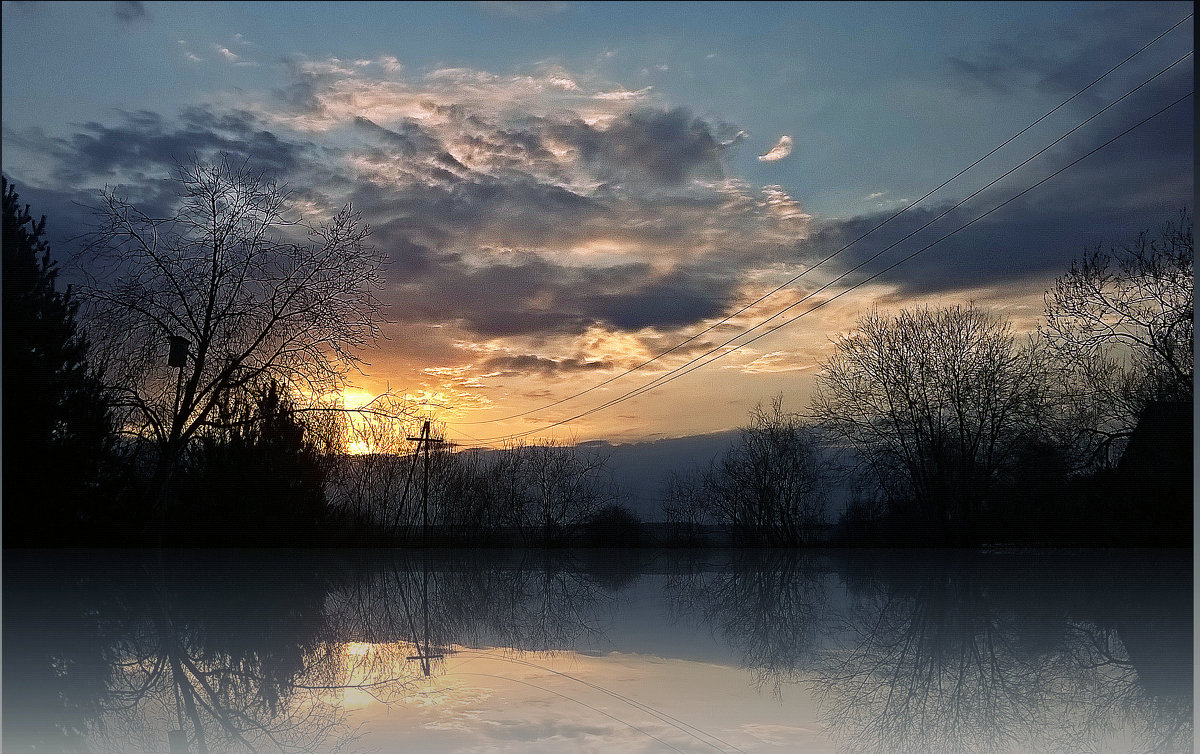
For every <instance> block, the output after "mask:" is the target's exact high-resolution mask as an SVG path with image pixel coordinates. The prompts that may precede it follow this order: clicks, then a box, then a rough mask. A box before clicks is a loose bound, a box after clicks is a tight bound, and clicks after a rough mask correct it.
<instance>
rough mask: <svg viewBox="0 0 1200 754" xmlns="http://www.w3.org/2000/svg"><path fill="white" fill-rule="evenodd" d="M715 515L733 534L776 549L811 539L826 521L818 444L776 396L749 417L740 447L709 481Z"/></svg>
mask: <svg viewBox="0 0 1200 754" xmlns="http://www.w3.org/2000/svg"><path fill="white" fill-rule="evenodd" d="M705 488H706V490H707V493H708V495H707V497H708V504H709V506H710V509H711V511H712V515H713V516H714V517H715V518H716V519H717V520H718V521H721V522H723V523H725V524H728V525H729V526H731V527H732V528H733V530H734V532H735V533H738V534H740V535H742V536H748V537H750V538H752V539H754V540H758V541H763V542H768V543H771V544H778V545H794V544H799V543H800V542H802V541H805V540H806V539H811V538H812V535H813V533H814V529H815V528H816V527H818V526H819V525H821V524H822V523H824V520H825V485H824V478H823V475H822V473H821V463H820V458H819V452H818V449H817V442H816V439H815V438H814V437H813V435H812V433H811V432H809V431H808V429H807V428H806V427H805V426H804V424H803V423H802V421H801V418H800V416H799V415H798V414H795V413H790V412H786V411H784V410H783V398H782V397H781V396H777V397H776V398H774V399H773V400H772V402H771V408H770V409H769V410H768V409H766V408H764V407H763V406H762V405H759V406H756V407H755V408H754V410H753V411H751V412H750V424H749V425H748V426H745V427H742V428H741V430H740V435H739V437H738V440H737V442H735V443H734V445H733V447H732V448H730V449H729V451H728V452H727V453H726V454H725V455H724V456H723V457H722V458H721V459H720V460H718V461H717V462H716V463H715V464H714V465H713V466H712V468H710V469H709V471H708V473H707V475H706V476H705Z"/></svg>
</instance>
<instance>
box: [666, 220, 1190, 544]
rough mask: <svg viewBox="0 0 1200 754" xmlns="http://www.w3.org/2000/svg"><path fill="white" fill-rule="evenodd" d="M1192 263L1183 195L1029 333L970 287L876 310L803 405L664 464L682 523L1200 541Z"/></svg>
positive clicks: (1089, 266)
mask: <svg viewBox="0 0 1200 754" xmlns="http://www.w3.org/2000/svg"><path fill="white" fill-rule="evenodd" d="M1192 276H1193V241H1192V219H1191V217H1190V215H1189V214H1187V213H1186V212H1184V213H1182V214H1181V215H1180V216H1179V218H1178V219H1177V220H1176V221H1173V222H1170V223H1168V224H1167V225H1166V226H1165V227H1164V228H1163V229H1162V231H1161V232H1160V233H1159V234H1158V235H1156V236H1152V235H1150V234H1145V233H1144V234H1142V235H1141V236H1139V238H1138V239H1137V241H1136V242H1135V243H1134V244H1133V245H1131V246H1127V247H1122V248H1120V249H1113V250H1110V251H1107V252H1104V251H1101V250H1095V251H1092V252H1089V253H1088V254H1086V255H1085V256H1084V257H1083V258H1082V259H1081V260H1080V261H1077V262H1076V263H1075V264H1073V265H1072V267H1071V269H1070V270H1069V271H1068V272H1067V274H1066V275H1064V276H1063V277H1061V278H1059V279H1058V280H1057V281H1056V282H1055V285H1054V287H1053V289H1051V290H1050V291H1048V292H1047V293H1046V297H1045V305H1046V311H1045V317H1046V318H1045V322H1044V323H1043V325H1042V326H1041V327H1040V328H1039V330H1038V332H1037V333H1036V334H1034V335H1032V336H1029V337H1027V338H1019V337H1017V336H1016V335H1015V334H1014V333H1013V329H1012V325H1011V324H1010V323H1009V322H1008V321H1007V320H1006V319H1005V318H1004V317H1003V316H1002V315H1000V314H998V313H995V312H991V311H988V310H985V309H981V308H979V307H976V306H974V305H970V306H955V307H946V308H931V307H926V308H920V309H906V310H902V311H900V312H898V313H897V314H894V315H889V314H886V313H882V312H878V311H872V312H869V313H867V314H865V315H863V316H862V317H860V318H859V319H858V322H857V323H856V326H855V329H854V331H853V332H852V333H850V334H847V335H843V336H841V337H839V338H838V339H837V340H836V341H835V344H834V353H833V355H832V356H831V357H830V358H829V359H828V360H827V361H826V362H825V364H824V365H823V367H824V368H823V370H822V372H821V374H820V375H819V377H818V378H817V383H816V389H815V391H814V394H813V397H812V401H811V404H810V405H809V408H808V411H807V412H806V414H804V415H800V414H786V413H784V412H783V411H782V409H781V406H780V402H779V401H778V400H776V402H775V403H774V407H773V411H772V412H770V413H768V412H765V411H763V409H761V408H759V409H757V410H756V411H755V412H754V414H753V415H752V421H751V423H750V425H749V426H747V427H745V428H743V430H742V435H741V437H740V439H739V441H738V442H737V443H735V445H734V447H733V448H732V449H731V450H730V451H729V452H728V453H727V454H726V455H725V456H723V457H722V458H719V459H716V460H714V461H713V463H712V464H711V465H710V466H709V468H707V469H703V470H698V471H693V472H691V473H689V474H678V473H677V474H675V475H673V476H672V477H671V478H669V480H668V482H667V484H666V487H665V489H664V498H665V500H664V506H663V508H664V512H665V514H666V516H667V518H668V520H670V521H672V522H673V523H674V524H675V527H676V531H677V536H678V537H679V539H680V540H681V541H684V542H689V541H690V542H697V541H700V540H702V539H703V538H704V536H705V532H706V531H707V529H706V526H707V525H709V524H713V523H717V524H722V525H725V526H729V527H733V528H734V530H735V531H737V532H739V533H740V534H741V535H742V538H743V540H745V541H756V542H760V543H763V544H776V543H795V542H799V541H804V540H806V539H809V538H810V534H809V533H812V532H817V533H819V534H820V535H821V536H818V537H817V539H821V540H825V541H833V542H837V543H842V544H892V545H896V544H917V545H973V544H980V543H1022V544H1176V545H1186V544H1190V542H1191V531H1192V527H1191V521H1192V503H1191V500H1192V474H1193V468H1192V467H1193V462H1192V446H1193V442H1192V420H1191V417H1192V406H1193V392H1192V390H1193V377H1194V376H1193V360H1192V348H1193V342H1194V341H1193V332H1192V329H1193V325H1192V319H1193V293H1192V292H1193V279H1192ZM825 461H830V463H825ZM834 484H836V485H838V486H840V487H841V488H843V489H844V490H848V491H849V493H850V499H849V500H848V502H847V503H846V504H845V506H844V508H843V512H842V513H841V515H840V517H839V519H838V520H837V521H836V525H835V528H834V530H833V531H832V532H830V533H829V536H828V537H826V536H824V535H825V532H824V529H823V527H822V523H823V522H824V517H823V513H824V510H825V506H824V505H823V504H822V502H823V499H824V498H823V495H822V490H824V489H828V488H829V487H830V486H831V485H834Z"/></svg>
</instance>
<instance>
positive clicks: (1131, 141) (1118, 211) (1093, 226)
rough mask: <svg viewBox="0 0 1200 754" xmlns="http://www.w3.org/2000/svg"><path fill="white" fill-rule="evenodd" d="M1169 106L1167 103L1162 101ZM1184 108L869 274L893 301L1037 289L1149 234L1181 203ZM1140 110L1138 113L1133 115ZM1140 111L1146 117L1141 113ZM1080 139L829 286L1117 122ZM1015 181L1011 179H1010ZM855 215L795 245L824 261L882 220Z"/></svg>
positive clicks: (920, 240) (1005, 190)
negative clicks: (1100, 251)
mask: <svg viewBox="0 0 1200 754" xmlns="http://www.w3.org/2000/svg"><path fill="white" fill-rule="evenodd" d="M1168 101H1169V100H1168ZM1187 105H1188V103H1187V102H1185V103H1184V104H1181V105H1179V106H1177V107H1176V108H1175V109H1173V110H1172V111H1169V112H1168V113H1166V114H1164V116H1160V118H1159V119H1157V120H1155V121H1152V122H1150V123H1148V124H1146V125H1145V126H1143V127H1142V128H1139V129H1137V130H1135V131H1132V132H1130V133H1129V134H1128V135H1127V136H1125V137H1124V138H1122V139H1121V140H1119V141H1117V142H1114V143H1113V144H1112V145H1110V146H1109V147H1107V148H1105V149H1104V150H1102V151H1100V152H1097V153H1096V154H1094V155H1092V156H1091V157H1089V158H1087V159H1086V160H1084V161H1083V162H1080V163H1078V164H1077V165H1075V166H1074V167H1072V168H1069V169H1068V170H1066V171H1065V172H1063V173H1062V174H1061V175H1059V176H1058V177H1057V178H1055V179H1052V180H1051V181H1049V182H1047V183H1044V184H1042V185H1041V186H1039V187H1038V188H1036V189H1034V190H1033V191H1031V192H1030V193H1028V194H1026V195H1025V196H1023V197H1021V198H1019V199H1017V200H1016V201H1014V202H1012V203H1011V204H1009V205H1007V206H1005V207H1003V208H1002V209H1000V210H998V211H996V212H995V213H993V214H992V215H990V216H988V217H986V218H984V219H983V220H980V221H979V222H976V223H975V224H973V225H971V226H970V227H968V228H966V229H965V230H963V231H961V232H960V233H957V234H956V235H954V236H952V237H950V238H948V239H947V240H945V241H942V242H940V243H938V244H937V245H936V246H933V247H932V248H930V249H929V250H928V251H925V252H922V253H921V254H920V255H919V256H917V257H915V258H914V259H913V260H912V261H910V262H906V263H904V264H903V265H901V266H900V267H898V268H896V269H895V270H893V271H891V272H888V273H886V274H885V275H883V276H882V277H880V278H878V279H877V280H878V281H879V282H887V283H893V284H897V285H898V286H899V288H900V292H901V294H902V295H912V296H918V295H931V294H936V293H939V292H951V291H956V290H962V289H965V288H973V287H996V286H999V287H1004V286H1012V287H1013V290H1014V292H1015V291H1016V290H1018V289H1019V288H1020V287H1021V286H1022V285H1027V284H1030V283H1035V282H1036V283H1042V282H1044V281H1048V280H1052V279H1053V278H1054V277H1057V276H1058V275H1061V274H1063V273H1064V272H1066V270H1067V268H1068V267H1069V265H1070V263H1071V261H1072V260H1074V259H1076V258H1078V257H1079V256H1080V255H1082V253H1083V252H1084V250H1085V249H1087V248H1089V247H1094V246H1096V245H1098V244H1099V245H1106V246H1108V245H1119V244H1122V243H1126V242H1129V241H1132V240H1133V239H1134V238H1135V237H1136V236H1137V234H1138V233H1139V232H1140V231H1143V230H1147V229H1150V230H1153V229H1155V228H1157V227H1159V226H1161V225H1162V224H1163V223H1164V222H1166V221H1167V220H1170V219H1172V218H1173V217H1174V216H1175V215H1176V213H1177V212H1178V210H1179V209H1180V208H1182V207H1185V206H1191V204H1192V202H1193V194H1194V176H1193V174H1192V173H1191V172H1190V171H1181V170H1180V166H1179V165H1178V164H1177V159H1178V155H1180V154H1189V153H1190V151H1191V145H1190V142H1191V138H1192V137H1191V134H1192V133H1193V114H1192V111H1191V108H1190V107H1189V106H1187ZM1139 114H1140V113H1139ZM1147 114H1148V113H1147ZM1129 121H1132V122H1136V119H1134V118H1131V117H1129V116H1126V117H1125V118H1124V119H1123V120H1122V121H1121V122H1120V123H1119V124H1115V125H1109V126H1108V127H1107V128H1106V129H1104V130H1101V131H1098V132H1096V133H1091V134H1089V136H1090V138H1089V139H1086V140H1081V141H1080V142H1078V143H1077V144H1075V145H1073V146H1072V147H1071V148H1070V149H1066V150H1063V151H1062V152H1059V153H1056V154H1054V155H1053V156H1050V155H1048V157H1049V159H1048V160H1047V161H1046V162H1045V163H1044V164H1043V163H1041V162H1039V163H1036V164H1037V165H1038V166H1039V168H1038V170H1037V171H1036V172H1035V173H1033V174H1032V177H1031V176H1030V174H1028V173H1019V174H1017V175H1015V176H1014V177H1013V178H1012V179H1009V180H1006V181H1005V182H1003V183H1001V184H999V185H998V186H997V187H996V188H995V189H992V190H990V191H988V192H985V193H983V194H981V195H980V196H979V197H977V198H975V199H974V200H972V201H971V202H970V203H968V204H967V205H965V206H964V207H962V208H960V209H959V210H955V211H954V212H952V213H950V214H949V215H947V216H946V217H944V218H942V219H941V220H938V221H937V222H936V223H934V224H933V225H932V226H930V227H929V228H926V229H925V230H923V231H921V232H919V233H918V234H917V235H915V236H913V237H912V238H910V239H908V240H906V241H903V242H902V243H901V244H900V245H899V246H897V247H896V248H894V249H892V250H891V251H888V252H886V253H885V254H884V255H883V256H881V257H880V258H879V259H878V260H876V261H874V262H871V263H869V264H867V265H866V266H865V267H864V268H863V269H862V270H860V271H858V272H855V273H852V274H851V276H850V277H848V278H846V280H845V281H844V282H843V283H840V284H839V286H838V287H837V288H834V289H832V290H831V292H832V291H836V290H840V289H841V286H844V285H849V284H853V283H855V282H857V281H859V280H862V279H863V278H864V277H866V276H867V275H869V274H871V273H873V272H875V271H877V270H880V269H882V268H884V267H886V266H887V265H889V264H891V263H892V262H894V261H897V260H898V259H900V258H901V257H903V256H906V255H908V254H910V253H912V252H915V251H917V250H919V249H921V248H922V247H924V246H926V245H927V244H929V243H930V242H933V241H935V240H937V239H939V238H941V237H942V236H943V235H945V234H947V233H949V232H950V231H953V230H954V229H956V228H958V227H960V226H962V225H964V224H965V223H967V222H968V221H970V220H971V219H973V218H975V217H977V216H978V215H980V214H982V213H983V212H985V211H986V210H988V209H990V208H991V207H994V206H996V205H997V204H999V203H1000V202H1002V201H1004V200H1006V199H1008V198H1009V197H1011V196H1013V195H1014V194H1016V193H1017V192H1018V191H1020V190H1022V189H1023V188H1025V187H1027V186H1029V185H1031V184H1032V183H1033V182H1034V181H1035V180H1036V176H1044V175H1048V174H1049V173H1051V172H1053V171H1054V170H1056V169H1057V168H1059V167H1063V166H1065V165H1067V164H1068V163H1069V162H1071V161H1073V160H1074V159H1075V158H1077V157H1079V156H1080V155H1082V154H1083V153H1085V152H1086V151H1088V150H1089V149H1090V148H1092V147H1095V146H1098V145H1099V144H1100V143H1102V142H1103V141H1104V140H1106V138H1107V137H1108V136H1113V135H1116V133H1119V130H1118V128H1119V127H1120V126H1122V125H1125V126H1127V125H1132V123H1130V122H1129ZM1017 178H1020V180H1017ZM946 208H947V205H944V204H943V205H941V206H938V205H936V204H934V205H930V206H929V207H918V208H914V209H913V210H910V211H909V212H907V213H905V214H904V215H903V216H901V217H900V218H898V219H897V220H896V221H894V222H893V223H891V224H889V225H888V226H886V228H884V229H883V230H881V231H878V232H877V233H875V234H873V235H871V236H870V237H869V238H868V239H866V240H864V241H860V242H859V243H857V244H855V245H854V246H853V247H851V249H849V250H848V251H846V252H844V253H843V254H842V255H840V256H838V257H837V258H836V259H835V260H834V262H833V264H835V265H836V268H833V269H836V270H838V271H841V270H846V269H848V268H850V267H853V266H854V265H855V264H857V263H858V262H861V261H864V260H865V259H867V258H868V257H869V256H871V255H873V254H874V253H875V252H878V251H880V250H882V249H883V248H885V247H886V246H888V245H890V244H891V243H892V242H893V241H896V240H898V239H900V238H902V237H903V236H905V235H908V233H909V232H910V231H913V230H916V229H917V228H919V227H920V226H922V225H924V224H925V223H926V222H927V221H929V220H932V219H933V218H935V217H936V216H937V215H940V214H941V213H942V212H943V211H944V210H945V209H946ZM885 217H886V215H884V214H882V213H881V214H879V215H877V216H862V217H857V218H853V219H850V220H846V221H841V222H838V223H834V224H827V225H825V226H823V227H822V228H821V229H820V230H819V231H818V232H817V233H815V234H814V235H813V236H812V237H811V238H810V239H809V241H808V242H807V243H806V244H805V247H806V251H807V252H809V253H813V254H818V255H822V256H823V255H825V254H828V253H830V252H832V251H835V250H837V249H838V248H840V247H841V246H843V245H845V244H846V243H849V242H850V241H852V240H853V239H855V238H858V237H859V236H861V235H863V234H864V233H866V232H867V231H868V230H869V229H871V228H872V227H874V226H875V225H877V224H878V223H879V222H880V221H882V220H883V219H885Z"/></svg>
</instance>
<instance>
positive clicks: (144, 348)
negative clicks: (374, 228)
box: [86, 156, 383, 490]
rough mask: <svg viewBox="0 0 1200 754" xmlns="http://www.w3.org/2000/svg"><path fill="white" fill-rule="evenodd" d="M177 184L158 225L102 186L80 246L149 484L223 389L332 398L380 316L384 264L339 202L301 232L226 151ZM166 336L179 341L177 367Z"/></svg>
mask: <svg viewBox="0 0 1200 754" xmlns="http://www.w3.org/2000/svg"><path fill="white" fill-rule="evenodd" d="M174 178H175V182H176V185H177V188H178V192H179V197H178V201H177V203H176V204H175V206H174V208H173V211H172V212H171V213H170V214H169V215H168V216H167V217H151V216H150V215H148V214H146V213H145V212H143V211H141V210H139V209H138V208H137V207H135V206H133V205H132V204H130V203H129V202H128V201H126V200H124V199H122V198H120V197H119V196H117V194H116V193H115V192H114V191H112V190H109V189H105V190H104V192H103V194H102V196H103V200H104V201H103V204H102V205H101V206H100V207H98V208H97V209H96V215H97V217H98V218H99V227H98V228H97V229H96V230H95V231H94V232H93V233H92V234H91V237H90V243H89V245H88V247H87V250H86V254H87V255H88V256H90V264H89V268H90V272H91V273H92V275H93V277H92V279H91V280H90V281H89V285H88V286H87V289H86V294H87V296H88V298H89V300H90V302H91V304H92V307H91V313H92V315H93V316H92V321H91V323H90V324H91V326H92V327H93V331H94V332H95V335H96V340H97V341H98V342H99V343H102V344H104V346H105V347H106V348H107V350H108V352H107V353H106V354H105V356H106V357H107V358H106V367H107V371H106V376H107V378H108V379H109V381H110V383H111V387H112V389H113V390H114V391H115V392H116V393H117V395H118V396H119V398H120V406H121V407H122V408H124V409H126V410H127V413H126V416H125V417H124V421H125V428H126V430H127V431H129V432H131V433H133V434H134V435H136V436H137V437H138V438H141V439H144V440H150V441H152V442H153V444H154V446H155V447H156V449H157V451H158V452H157V466H156V481H157V483H158V484H159V485H160V490H161V489H165V486H166V484H167V483H168V481H169V478H170V474H171V470H172V468H173V466H174V464H175V462H176V460H177V458H178V456H179V454H180V451H181V449H182V448H183V447H184V446H185V445H186V444H187V443H188V441H189V440H190V439H192V438H193V437H194V436H195V435H196V433H197V432H198V431H200V430H201V429H202V428H203V427H204V426H205V425H206V423H207V422H208V421H209V419H210V417H211V415H212V414H213V411H214V408H215V406H216V405H217V404H218V402H219V401H220V400H221V398H222V395H223V394H225V393H227V392H228V391H231V390H237V389H239V388H242V387H245V386H248V385H252V384H256V383H258V384H261V383H262V382H264V381H266V380H272V379H273V380H276V381H278V382H279V383H280V384H282V385H285V386H287V387H289V388H290V389H291V390H292V391H293V392H294V393H295V394H297V395H298V396H300V397H309V398H314V399H315V398H319V397H321V396H325V395H328V394H330V393H333V392H336V391H337V390H339V389H340V388H341V387H342V386H343V385H344V384H345V380H346V378H347V376H348V375H349V374H350V373H351V372H352V371H354V370H355V369H356V368H358V367H359V366H360V364H361V363H362V362H361V356H360V355H359V349H360V348H361V347H363V346H365V345H368V344H370V343H372V342H374V340H375V339H376V338H377V337H378V335H379V329H378V322H379V320H380V316H381V304H380V301H379V300H378V298H377V297H376V291H377V290H378V288H379V286H380V285H381V277H380V274H379V270H380V267H381V265H382V263H383V256H382V254H380V253H379V252H377V251H375V250H373V249H372V248H371V247H370V246H368V245H367V243H366V240H367V237H368V236H369V234H370V229H369V228H368V227H366V226H365V225H363V224H362V222H361V219H360V217H359V215H358V214H357V213H356V212H354V211H353V210H352V208H351V207H350V206H349V205H347V206H346V207H344V208H343V209H342V210H340V211H339V212H338V213H337V214H336V215H334V216H333V218H332V219H331V220H330V221H328V222H325V223H322V224H319V225H310V224H307V223H305V222H304V221H303V220H302V219H301V218H298V217H293V216H292V215H291V214H289V210H288V204H289V198H290V194H289V191H288V190H287V189H286V188H285V187H284V186H281V185H279V184H277V183H275V182H274V181H272V180H270V179H269V178H267V177H266V176H265V175H264V174H263V173H262V172H260V171H258V170H255V169H253V168H251V167H250V166H249V165H248V163H246V162H240V163H239V162H235V161H233V160H232V159H231V158H230V157H228V156H225V157H223V158H221V159H219V160H217V161H216V162H213V163H207V162H202V161H200V160H199V159H198V158H193V159H192V161H191V162H189V163H187V164H183V165H180V166H179V167H178V168H177V171H176V174H175V176H174ZM172 338H184V339H186V340H187V341H189V342H190V343H189V344H188V349H187V359H186V365H185V366H183V367H181V368H179V369H178V370H177V369H176V368H175V367H172V366H168V363H167V349H168V344H169V343H171V339H172ZM179 342H180V343H181V342H182V341H179Z"/></svg>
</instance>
